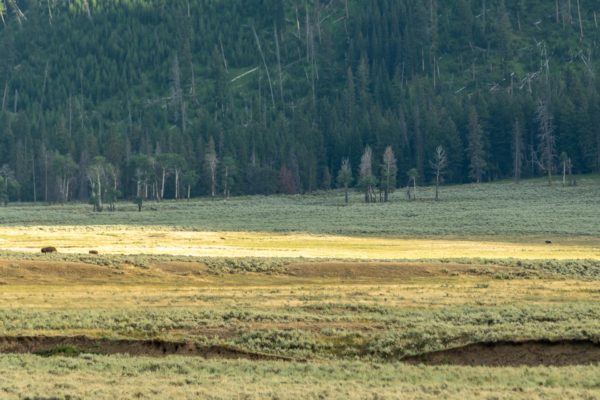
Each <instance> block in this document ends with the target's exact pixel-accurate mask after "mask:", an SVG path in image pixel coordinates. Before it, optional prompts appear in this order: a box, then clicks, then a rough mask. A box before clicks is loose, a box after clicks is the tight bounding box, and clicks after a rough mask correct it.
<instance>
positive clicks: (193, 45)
mask: <svg viewBox="0 0 600 400" xmlns="http://www.w3.org/2000/svg"><path fill="white" fill-rule="evenodd" d="M597 12H598V10H597V9H596V4H595V3H594V2H592V1H586V0H579V1H574V0H557V1H553V2H548V1H542V0H531V1H527V2H523V1H515V2H505V1H503V0H456V1H452V2H449V1H441V0H427V1H410V0H373V1H369V2H363V1H357V0H347V1H346V0H333V1H330V2H321V1H300V0H285V1H284V0H229V1H226V2H224V1H220V0H189V1H181V2H164V1H159V0H147V1H141V0H110V1H104V2H88V1H83V0H77V1H71V2H67V3H63V2H53V1H41V0H40V1H35V0H28V1H25V0H14V1H13V0H11V1H10V2H3V1H0V16H2V18H1V20H0V54H1V57H0V166H2V168H1V169H0V178H2V181H3V185H1V189H0V194H1V195H2V197H3V199H4V201H8V200H9V199H10V200H21V201H47V202H61V201H70V200H78V201H88V200H89V201H91V202H92V203H93V204H94V205H95V207H97V208H98V209H103V208H109V209H110V208H111V207H112V206H113V204H114V202H115V200H116V199H120V198H126V199H132V200H134V199H138V201H143V200H146V199H156V200H160V199H166V198H169V199H181V198H186V197H191V196H197V195H208V196H213V197H216V196H224V197H228V196H230V195H238V194H259V193H260V194H271V193H289V194H293V193H304V192H311V191H314V190H319V189H322V190H327V189H330V188H333V187H336V186H339V187H341V188H346V189H347V190H348V189H350V188H354V187H356V188H358V189H359V190H361V191H362V192H363V193H364V194H365V200H366V201H369V202H371V201H386V200H387V199H389V195H390V193H391V192H392V191H393V190H394V188H396V187H397V186H402V187H407V186H409V187H411V188H412V189H410V193H409V194H408V195H407V196H410V198H414V196H415V191H416V187H417V186H418V185H419V184H434V185H436V187H437V186H438V185H439V184H440V183H441V182H442V181H446V182H452V183H463V182H483V181H493V180H497V179H505V178H508V177H512V178H513V179H515V180H519V179H521V178H527V177H534V176H541V175H546V176H548V177H549V178H550V179H551V178H552V176H553V174H557V173H560V174H562V175H563V177H564V181H565V183H567V178H566V177H567V176H569V175H570V174H576V173H588V172H596V171H598V170H599V169H600V129H599V128H598V127H599V126H600V121H599V120H598V118H600V112H599V111H600V96H599V93H600V90H599V89H600V86H599V84H598V81H597V79H596V75H597V73H598V68H597V67H596V63H595V62H594V54H595V50H596V49H597V46H598V38H599V37H598V34H599V29H598V23H597V15H596V14H597Z"/></svg>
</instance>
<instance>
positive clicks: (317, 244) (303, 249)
mask: <svg viewBox="0 0 600 400" xmlns="http://www.w3.org/2000/svg"><path fill="white" fill-rule="evenodd" d="M49 245H52V246H55V247H57V248H58V249H59V251H60V252H64V253H87V252H88V251H89V250H90V249H95V250H99V251H100V253H103V254H169V255H188V256H217V257H223V256H226V257H310V258H352V259H364V260H367V259H423V258H425V259H440V258H459V257H460V258H474V257H478V258H493V259H501V258H518V259H527V260H531V259H561V260H564V259H600V239H598V238H594V237H575V238H560V239H558V240H554V242H553V243H552V244H550V245H549V244H546V243H544V239H543V238H540V237H529V238H523V237H520V238H518V239H514V240H512V239H503V238H502V239H494V240H476V239H473V240H469V239H464V238H463V239H459V238H457V239H448V238H444V239H407V238H392V237H350V236H333V235H309V234H300V233H297V234H278V233H261V232H196V231H189V230H175V229H171V228H166V227H131V226H37V227H36V226H31V227H6V226H4V227H0V248H1V249H5V250H13V251H26V252H39V249H40V248H41V247H44V246H49Z"/></svg>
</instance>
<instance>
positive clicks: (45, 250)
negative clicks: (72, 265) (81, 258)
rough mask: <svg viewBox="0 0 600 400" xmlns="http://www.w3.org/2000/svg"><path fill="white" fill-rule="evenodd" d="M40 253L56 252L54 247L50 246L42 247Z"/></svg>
mask: <svg viewBox="0 0 600 400" xmlns="http://www.w3.org/2000/svg"><path fill="white" fill-rule="evenodd" d="M42 253H56V247H52V246H48V247H43V248H42Z"/></svg>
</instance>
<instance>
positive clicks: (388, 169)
mask: <svg viewBox="0 0 600 400" xmlns="http://www.w3.org/2000/svg"><path fill="white" fill-rule="evenodd" d="M396 172H397V167H396V156H395V155H394V150H393V149H392V146H387V147H386V148H385V151H384V152H383V179H385V184H384V192H383V201H384V202H387V201H388V200H389V195H390V193H391V192H392V191H393V190H394V189H395V188H396Z"/></svg>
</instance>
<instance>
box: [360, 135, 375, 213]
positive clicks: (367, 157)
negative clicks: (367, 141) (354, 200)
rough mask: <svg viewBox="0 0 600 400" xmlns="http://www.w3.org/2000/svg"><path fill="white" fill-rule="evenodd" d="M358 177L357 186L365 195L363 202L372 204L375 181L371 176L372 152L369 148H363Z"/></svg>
mask: <svg viewBox="0 0 600 400" xmlns="http://www.w3.org/2000/svg"><path fill="white" fill-rule="evenodd" d="M359 177H360V178H359V179H360V180H359V185H360V187H361V188H362V189H363V191H364V193H365V202H366V203H374V202H375V190H374V187H375V184H376V179H375V176H373V151H372V150H371V147H369V146H366V147H365V151H364V152H363V155H362V157H361V158H360V167H359Z"/></svg>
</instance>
